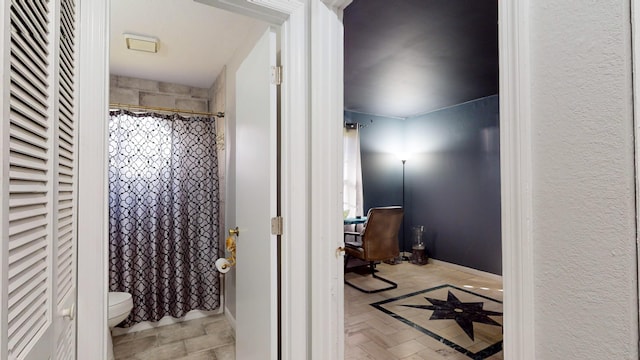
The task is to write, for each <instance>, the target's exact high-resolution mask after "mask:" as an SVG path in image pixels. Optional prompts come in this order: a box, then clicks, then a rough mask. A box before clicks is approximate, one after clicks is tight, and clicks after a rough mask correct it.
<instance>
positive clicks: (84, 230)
mask: <svg viewBox="0 0 640 360" xmlns="http://www.w3.org/2000/svg"><path fill="white" fill-rule="evenodd" d="M109 3H110V2H109V1H83V2H78V6H79V8H80V17H79V24H80V26H79V31H78V36H79V37H80V48H79V56H78V59H79V65H78V70H79V74H80V75H79V84H78V86H79V89H80V90H79V96H78V97H79V99H78V101H79V110H78V114H79V115H78V240H77V244H78V271H77V274H78V288H77V289H78V302H77V304H78V310H77V311H78V313H77V314H78V320H77V326H78V329H77V330H78V331H77V334H78V336H77V346H78V349H77V357H78V359H106V358H107V347H106V342H107V334H108V332H107V289H108V268H107V267H108V261H107V258H108V246H107V245H108V239H109V233H108V231H109V230H108V229H109V227H108V225H109V204H108V200H107V199H108V182H107V150H108V148H107V126H108V122H107V116H108V114H107V112H108V106H109V105H108V104H109V103H108V101H109V91H108V86H109V45H108V44H109V9H110V6H109V5H110V4H109Z"/></svg>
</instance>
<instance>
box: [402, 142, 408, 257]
mask: <svg viewBox="0 0 640 360" xmlns="http://www.w3.org/2000/svg"><path fill="white" fill-rule="evenodd" d="M400 160H401V161H402V211H403V212H404V216H403V217H402V252H401V254H402V255H401V258H402V260H409V258H408V257H407V256H406V255H405V239H406V238H407V232H406V230H407V229H406V226H404V223H405V221H404V219H405V218H406V216H407V212H406V210H405V208H404V165H405V163H406V162H407V156H406V155H405V154H402V155H401V156H400Z"/></svg>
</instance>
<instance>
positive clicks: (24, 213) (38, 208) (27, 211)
mask: <svg viewBox="0 0 640 360" xmlns="http://www.w3.org/2000/svg"><path fill="white" fill-rule="evenodd" d="M46 214H47V208H46V207H45V206H43V205H42V204H36V205H30V206H20V207H19V208H17V209H15V210H14V211H10V212H9V221H20V220H25V219H29V218H34V217H38V216H45V215H46Z"/></svg>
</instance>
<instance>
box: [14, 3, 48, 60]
mask: <svg viewBox="0 0 640 360" xmlns="http://www.w3.org/2000/svg"><path fill="white" fill-rule="evenodd" d="M11 3H12V5H13V6H12V7H11V10H12V12H13V13H15V14H16V18H15V21H16V22H17V23H18V24H20V25H21V26H20V27H21V28H22V29H24V30H26V32H27V33H28V34H29V35H30V36H31V37H32V38H33V39H34V41H36V43H37V45H38V46H39V47H40V50H41V51H42V53H43V54H45V55H46V54H47V53H48V51H47V44H48V39H47V37H48V36H47V35H48V30H47V23H48V21H47V19H46V17H47V15H46V14H41V13H40V11H41V10H40V9H38V8H33V7H32V6H30V5H35V2H33V1H28V2H25V1H24V0H12V1H11Z"/></svg>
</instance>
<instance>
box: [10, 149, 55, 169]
mask: <svg viewBox="0 0 640 360" xmlns="http://www.w3.org/2000/svg"><path fill="white" fill-rule="evenodd" d="M10 155H11V157H12V159H11V165H13V166H17V167H22V168H25V169H30V170H33V172H35V173H43V172H46V171H47V164H46V163H43V161H42V160H40V159H37V158H30V157H28V156H25V155H24V154H21V153H19V152H12V153H11V154H10Z"/></svg>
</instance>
